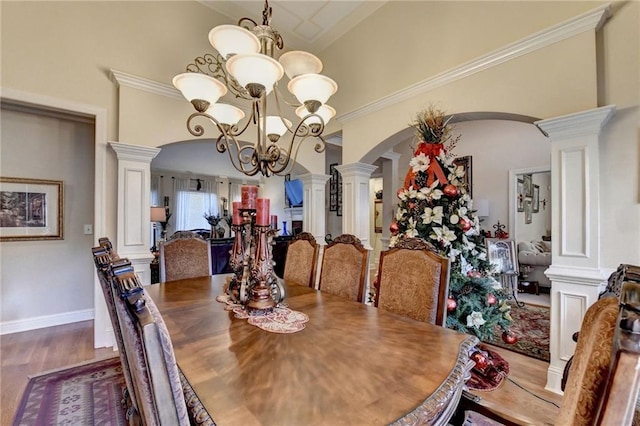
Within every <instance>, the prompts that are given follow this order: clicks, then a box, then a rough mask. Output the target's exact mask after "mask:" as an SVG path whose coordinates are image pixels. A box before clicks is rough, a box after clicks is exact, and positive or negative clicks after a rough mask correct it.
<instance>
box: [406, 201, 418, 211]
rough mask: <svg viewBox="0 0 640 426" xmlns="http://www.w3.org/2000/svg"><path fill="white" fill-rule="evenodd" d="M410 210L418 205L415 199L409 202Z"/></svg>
mask: <svg viewBox="0 0 640 426" xmlns="http://www.w3.org/2000/svg"><path fill="white" fill-rule="evenodd" d="M408 207H409V210H413V209H414V208H415V207H416V203H414V202H413V201H412V202H410V203H409V204H408Z"/></svg>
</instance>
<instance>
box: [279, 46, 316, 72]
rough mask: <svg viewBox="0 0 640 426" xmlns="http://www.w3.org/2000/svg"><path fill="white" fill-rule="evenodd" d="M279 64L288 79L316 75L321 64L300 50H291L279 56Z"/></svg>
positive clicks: (309, 54)
mask: <svg viewBox="0 0 640 426" xmlns="http://www.w3.org/2000/svg"><path fill="white" fill-rule="evenodd" d="M280 63H281V64H282V66H283V67H284V72H285V73H287V77H289V79H293V78H294V77H297V76H299V75H302V74H317V73H319V72H320V71H322V62H321V61H320V59H318V58H317V57H316V56H315V55H312V54H311V53H309V52H304V51H302V50H293V51H291V52H287V53H284V54H282V56H280Z"/></svg>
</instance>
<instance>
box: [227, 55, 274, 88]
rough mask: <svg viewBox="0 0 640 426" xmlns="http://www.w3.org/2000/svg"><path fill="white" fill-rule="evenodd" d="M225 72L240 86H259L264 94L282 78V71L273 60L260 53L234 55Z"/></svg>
mask: <svg viewBox="0 0 640 426" xmlns="http://www.w3.org/2000/svg"><path fill="white" fill-rule="evenodd" d="M227 71H229V73H231V75H233V76H234V77H235V79H236V80H238V83H240V85H241V86H243V87H247V85H248V84H249V83H257V84H261V85H263V86H264V87H265V89H266V93H267V94H269V93H271V90H273V85H274V84H275V83H276V82H277V81H278V80H280V79H281V78H282V76H283V75H284V69H283V68H282V65H280V63H279V62H278V61H276V60H275V59H273V58H271V57H269V56H267V55H263V54H261V53H248V54H242V55H235V56H232V57H231V58H229V60H228V61H227Z"/></svg>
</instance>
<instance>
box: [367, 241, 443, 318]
mask: <svg viewBox="0 0 640 426" xmlns="http://www.w3.org/2000/svg"><path fill="white" fill-rule="evenodd" d="M375 287H376V290H377V291H376V297H375V306H377V307H379V308H382V309H384V310H387V311H390V312H394V313H396V314H399V315H404V316H407V317H410V318H413V319H415V320H418V321H423V322H429V323H432V324H437V325H443V324H444V322H445V319H446V315H447V309H446V301H447V295H448V292H449V259H448V258H446V257H443V256H440V255H439V254H437V253H436V252H435V251H434V248H433V246H432V245H431V244H429V243H427V242H426V241H424V240H422V239H420V238H407V239H402V240H399V241H398V243H397V244H396V246H395V247H394V248H391V249H389V250H386V251H383V252H382V253H380V262H379V265H378V279H377V280H376V283H375Z"/></svg>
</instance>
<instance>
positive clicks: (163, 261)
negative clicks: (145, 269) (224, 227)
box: [160, 232, 212, 282]
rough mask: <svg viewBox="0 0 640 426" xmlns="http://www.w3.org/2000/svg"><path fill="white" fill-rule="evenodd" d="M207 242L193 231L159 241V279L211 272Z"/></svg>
mask: <svg viewBox="0 0 640 426" xmlns="http://www.w3.org/2000/svg"><path fill="white" fill-rule="evenodd" d="M211 271H212V269H211V250H210V247H209V242H208V241H206V240H204V239H202V237H200V236H199V235H198V234H196V233H193V232H188V233H185V232H182V233H181V234H179V235H177V236H176V235H175V234H174V236H172V238H170V239H169V240H167V241H163V242H161V243H160V281H162V282H165V281H175V280H182V279H186V278H195V277H204V276H207V275H211V274H212V272H211Z"/></svg>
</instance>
